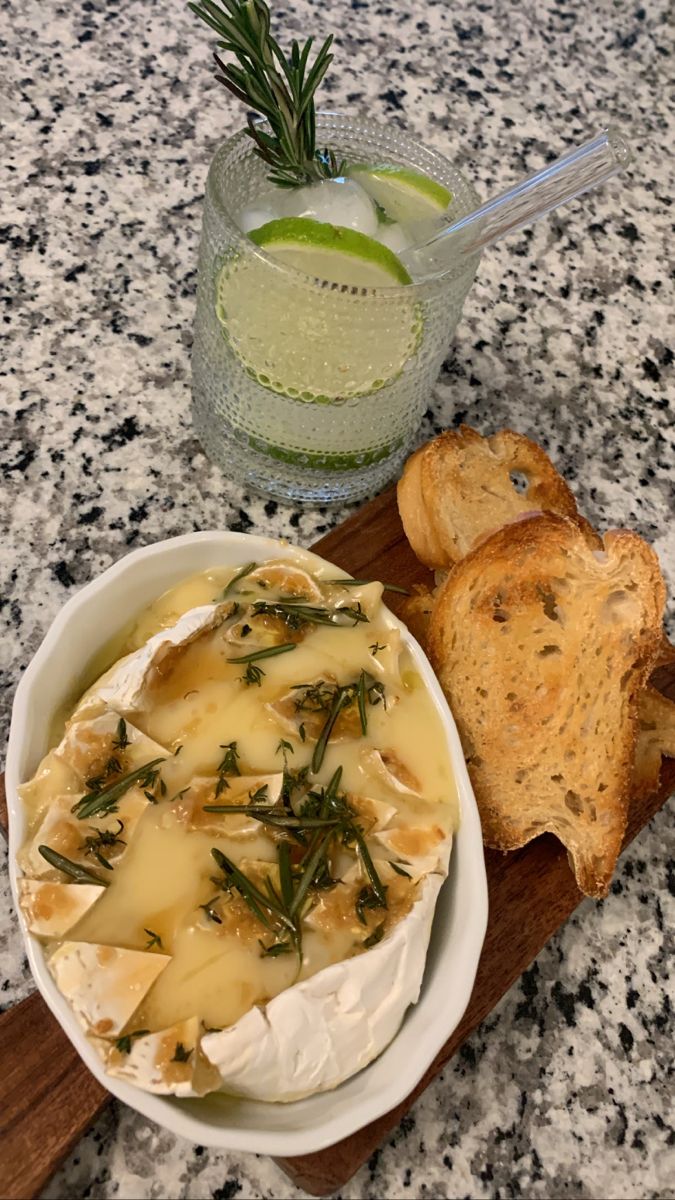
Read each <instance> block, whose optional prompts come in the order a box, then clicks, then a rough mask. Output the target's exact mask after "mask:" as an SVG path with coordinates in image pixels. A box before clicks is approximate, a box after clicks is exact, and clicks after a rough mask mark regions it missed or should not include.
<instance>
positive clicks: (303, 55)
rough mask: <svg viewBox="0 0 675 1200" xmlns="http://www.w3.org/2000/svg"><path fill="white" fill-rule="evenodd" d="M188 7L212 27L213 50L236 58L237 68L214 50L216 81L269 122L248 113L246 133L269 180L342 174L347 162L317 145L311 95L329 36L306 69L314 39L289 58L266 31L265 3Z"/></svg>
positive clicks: (206, 0) (284, 183)
mask: <svg viewBox="0 0 675 1200" xmlns="http://www.w3.org/2000/svg"><path fill="white" fill-rule="evenodd" d="M190 8H191V9H192V11H193V12H194V13H196V14H197V16H198V17H201V19H202V20H203V21H205V22H206V24H207V25H210V26H211V28H212V29H213V30H215V32H216V33H217V35H218V38H219V41H218V48H219V49H220V50H226V51H228V52H229V53H230V54H233V55H234V57H235V58H236V60H237V65H235V64H234V63H224V62H223V60H222V58H221V57H220V56H219V55H218V54H215V55H214V57H215V60H216V63H217V65H218V68H219V72H218V74H217V75H216V79H217V80H218V82H219V83H222V84H223V86H224V87H226V88H227V89H228V91H230V92H232V94H233V95H234V96H236V97H237V99H238V100H241V101H243V103H244V104H245V105H246V107H247V109H253V110H254V111H255V112H256V113H261V114H262V116H263V117H265V118H266V119H267V123H268V125H269V131H268V130H266V129H264V128H263V127H262V126H261V124H260V122H259V121H258V120H256V119H255V117H254V116H252V115H250V114H249V117H248V131H247V132H248V135H249V137H251V138H252V139H253V141H254V142H255V153H256V154H257V155H258V157H259V158H261V159H262V160H263V162H266V163H267V164H268V165H269V166H270V167H271V168H272V170H271V173H270V175H269V177H268V178H269V179H270V182H272V183H276V184H278V185H279V186H280V187H298V186H300V185H301V184H304V183H312V182H313V181H315V180H320V179H332V178H335V177H336V176H338V175H340V174H342V173H343V169H344V163H341V162H338V161H337V159H336V157H335V155H334V154H333V153H332V151H330V150H324V151H323V152H321V151H319V150H317V147H316V116H315V109H314V95H315V93H316V90H317V88H318V86H319V84H320V83H321V80H322V79H323V77H324V75H325V74H326V71H327V70H328V67H329V66H330V63H331V62H332V55H331V54H329V50H330V46H331V42H332V38H331V37H329V38H326V40H325V42H324V43H323V45H322V46H321V48H320V50H319V52H318V54H317V55H316V58H315V59H314V62H313V64H312V65H311V66H310V64H309V55H310V51H311V48H312V40H313V39H312V38H309V39H308V40H307V41H306V42H305V44H304V45H303V46H302V47H300V45H299V44H298V42H295V41H294V42H293V44H292V47H291V54H290V58H287V57H286V55H285V54H284V53H283V51H282V50H281V48H280V46H279V44H278V43H277V41H276V40H275V39H274V37H272V34H271V33H270V11H269V8H268V7H267V5H266V4H265V3H264V0H244V2H243V3H241V2H240V0H221V2H220V4H218V3H215V2H214V0H199V2H198V3H196V4H195V3H191V4H190Z"/></svg>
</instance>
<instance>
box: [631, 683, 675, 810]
mask: <svg viewBox="0 0 675 1200" xmlns="http://www.w3.org/2000/svg"><path fill="white" fill-rule="evenodd" d="M664 756H665V757H667V758H675V704H674V703H673V701H672V700H669V699H668V697H667V696H663V695H662V694H661V692H659V691H657V690H656V688H653V687H646V688H645V689H644V691H642V692H640V695H639V697H638V732H637V741H636V746H635V762H634V764H633V783H632V787H631V796H635V797H646V796H652V795H653V794H654V792H656V791H657V790H658V788H659V782H660V777H661V766H662V762H663V757H664Z"/></svg>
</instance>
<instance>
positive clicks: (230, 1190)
mask: <svg viewBox="0 0 675 1200" xmlns="http://www.w3.org/2000/svg"><path fill="white" fill-rule="evenodd" d="M241 1190H242V1186H241V1184H240V1182H239V1180H238V1179H227V1180H226V1181H225V1183H224V1184H223V1185H222V1187H219V1188H216V1190H215V1192H212V1193H211V1195H212V1197H213V1200H232V1198H233V1196H236V1195H237V1194H238V1193H239V1192H240V1191H241Z"/></svg>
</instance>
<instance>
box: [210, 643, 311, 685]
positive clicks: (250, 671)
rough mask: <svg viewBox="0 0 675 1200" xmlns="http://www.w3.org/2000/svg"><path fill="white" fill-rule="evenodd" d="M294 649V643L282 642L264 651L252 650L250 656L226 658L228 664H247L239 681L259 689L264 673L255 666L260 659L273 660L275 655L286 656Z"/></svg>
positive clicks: (260, 668)
mask: <svg viewBox="0 0 675 1200" xmlns="http://www.w3.org/2000/svg"><path fill="white" fill-rule="evenodd" d="M295 649H296V643H295V642H284V643H283V644H282V645H281V646H267V647H266V648H265V649H264V650H253V651H252V652H251V653H250V654H242V655H240V657H239V658H228V660H227V661H228V662H229V663H247V664H248V665H247V667H246V670H245V671H244V674H243V675H241V676H240V679H241V680H242V681H243V682H244V683H246V684H255V685H256V686H257V687H260V685H261V683H262V678H263V675H264V674H265V672H264V671H263V669H262V667H258V666H256V665H255V664H256V663H257V662H258V661H259V660H260V659H261V658H275V657H276V655H277V654H288V651H289V650H295Z"/></svg>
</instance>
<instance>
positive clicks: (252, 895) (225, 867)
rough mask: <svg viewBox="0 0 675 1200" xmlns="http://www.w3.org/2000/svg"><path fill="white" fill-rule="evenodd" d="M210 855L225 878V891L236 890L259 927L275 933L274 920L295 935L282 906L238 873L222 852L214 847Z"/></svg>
mask: <svg viewBox="0 0 675 1200" xmlns="http://www.w3.org/2000/svg"><path fill="white" fill-rule="evenodd" d="M211 854H212V856H213V858H214V859H215V861H216V863H217V865H218V866H219V867H220V869H221V871H222V872H223V875H224V876H225V879H224V886H225V888H226V890H227V891H229V890H230V889H231V888H236V890H237V891H238V892H239V895H240V896H241V898H242V900H244V902H245V903H246V904H247V905H248V907H249V908H250V910H251V912H252V913H253V914H254V916H256V917H257V918H258V920H259V921H260V924H261V925H264V926H265V928H266V929H269V931H270V933H275V932H276V930H275V925H274V920H276V921H277V923H278V922H279V921H280V922H281V923H282V925H285V926H286V928H287V929H290V930H291V932H292V933H295V926H294V924H293V921H292V919H291V917H290V916H289V915H288V914H287V913H286V912H284V909H283V907H282V904H281V902H280V901H279V900H278V899H277V898H275V897H274V896H270V895H267V896H266V895H265V894H264V892H261V891H260V889H259V888H257V887H256V885H255V884H254V883H252V881H251V880H250V879H249V878H248V876H247V875H244V872H243V871H240V870H239V867H237V866H236V865H235V863H233V862H232V861H231V860H230V859H229V858H228V857H227V856H226V855H225V854H223V852H222V850H218V849H217V848H216V847H214V848H213V849H212V850H211ZM270 913H271V914H272V918H270V916H269V914H270Z"/></svg>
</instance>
